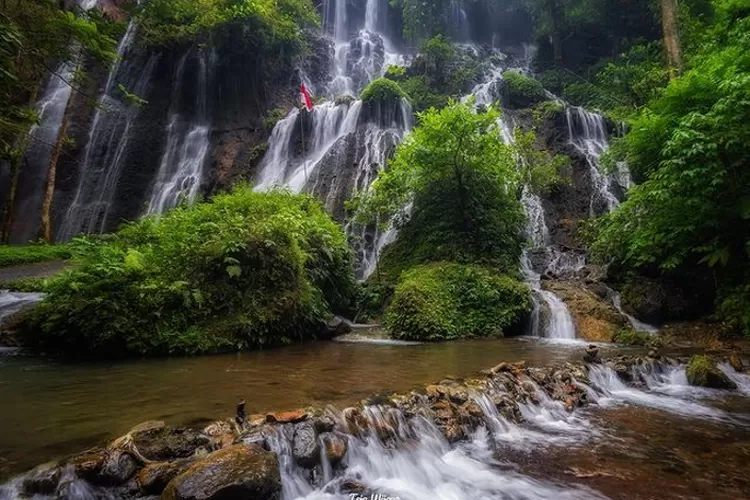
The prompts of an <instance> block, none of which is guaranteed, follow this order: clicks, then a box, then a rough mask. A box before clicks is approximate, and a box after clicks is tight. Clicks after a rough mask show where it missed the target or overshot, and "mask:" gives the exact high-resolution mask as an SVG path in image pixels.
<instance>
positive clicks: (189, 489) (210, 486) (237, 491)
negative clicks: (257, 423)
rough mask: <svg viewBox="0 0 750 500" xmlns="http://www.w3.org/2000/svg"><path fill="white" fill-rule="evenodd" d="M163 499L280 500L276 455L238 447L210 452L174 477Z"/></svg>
mask: <svg viewBox="0 0 750 500" xmlns="http://www.w3.org/2000/svg"><path fill="white" fill-rule="evenodd" d="M161 498H162V500H234V499H237V500H240V499H241V500H278V499H279V498H281V475H280V473H279V463H278V460H277V458H276V455H275V454H273V453H271V452H268V451H266V450H264V449H263V448H261V447H259V446H256V445H244V444H238V445H234V446H230V447H229V448H224V449H223V450H219V451H217V452H214V453H211V454H210V455H208V456H207V457H205V458H204V459H203V460H201V461H199V462H197V463H196V464H195V465H193V466H192V467H190V468H189V469H188V470H186V471H185V472H183V473H182V474H180V475H179V476H177V477H176V478H174V479H173V480H172V481H171V482H170V483H169V485H167V488H166V490H164V493H163V494H162V495H161Z"/></svg>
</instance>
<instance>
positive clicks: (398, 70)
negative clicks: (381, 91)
mask: <svg viewBox="0 0 750 500" xmlns="http://www.w3.org/2000/svg"><path fill="white" fill-rule="evenodd" d="M405 77H406V68H405V67H404V66H394V65H390V66H388V68H386V70H385V74H384V75H383V78H388V79H389V80H393V81H394V82H398V81H401V80H403V79H404V78H405Z"/></svg>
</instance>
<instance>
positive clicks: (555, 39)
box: [546, 0, 563, 69]
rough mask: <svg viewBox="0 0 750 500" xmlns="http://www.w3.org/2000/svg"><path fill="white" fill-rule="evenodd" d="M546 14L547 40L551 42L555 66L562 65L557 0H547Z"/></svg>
mask: <svg viewBox="0 0 750 500" xmlns="http://www.w3.org/2000/svg"><path fill="white" fill-rule="evenodd" d="M546 9H547V16H549V29H550V34H549V41H550V44H552V57H553V58H554V61H555V68H557V69H561V68H562V67H563V50H562V31H561V30H562V27H561V26H560V23H561V17H562V11H561V9H560V4H559V2H558V0H547V2H546Z"/></svg>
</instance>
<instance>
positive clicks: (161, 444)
mask: <svg viewBox="0 0 750 500" xmlns="http://www.w3.org/2000/svg"><path fill="white" fill-rule="evenodd" d="M133 441H134V443H135V445H136V447H137V448H138V451H139V452H140V453H141V454H142V455H143V456H144V457H146V458H147V459H149V460H156V461H164V460H173V459H175V458H187V457H190V456H192V455H194V454H195V452H196V451H197V450H198V449H200V448H201V447H203V448H210V447H211V444H212V443H211V439H210V438H209V437H208V436H205V435H203V434H202V433H201V432H200V431H198V430H196V429H172V428H168V427H163V428H155V429H150V430H146V431H143V432H137V433H134V434H133Z"/></svg>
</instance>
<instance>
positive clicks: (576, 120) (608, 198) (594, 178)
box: [565, 106, 631, 217]
mask: <svg viewBox="0 0 750 500" xmlns="http://www.w3.org/2000/svg"><path fill="white" fill-rule="evenodd" d="M565 116H566V120H567V124H568V141H569V143H570V144H571V145H572V146H573V147H574V148H575V149H576V150H578V151H579V152H580V153H581V154H583V156H584V157H585V158H586V162H587V163H588V165H589V172H590V176H591V185H592V193H591V201H590V204H589V213H590V215H591V216H592V217H593V216H596V215H599V214H600V213H601V211H600V210H598V207H599V206H601V205H602V204H603V208H604V209H605V211H606V212H611V211H612V210H614V209H615V208H617V207H618V206H619V205H620V200H619V199H618V198H617V196H615V194H614V192H613V191H612V189H613V187H614V186H615V185H618V186H619V189H620V190H622V191H624V190H625V189H627V188H628V187H629V186H630V184H631V181H630V175H629V173H628V171H627V168H626V166H625V165H618V166H617V168H618V171H617V172H615V173H613V174H605V173H602V172H601V165H600V163H599V159H600V157H601V155H602V153H603V152H604V151H606V150H607V149H608V148H609V141H608V136H607V125H606V123H605V121H604V117H603V116H602V115H600V114H597V113H592V112H590V111H586V110H585V109H583V108H581V107H579V106H568V107H567V108H566V110H565Z"/></svg>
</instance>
